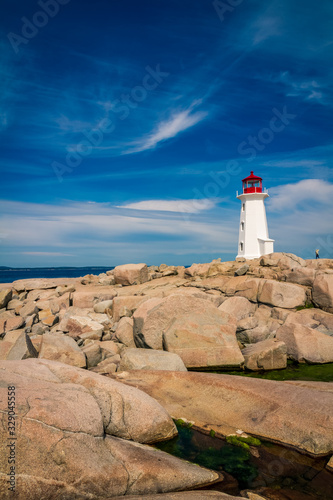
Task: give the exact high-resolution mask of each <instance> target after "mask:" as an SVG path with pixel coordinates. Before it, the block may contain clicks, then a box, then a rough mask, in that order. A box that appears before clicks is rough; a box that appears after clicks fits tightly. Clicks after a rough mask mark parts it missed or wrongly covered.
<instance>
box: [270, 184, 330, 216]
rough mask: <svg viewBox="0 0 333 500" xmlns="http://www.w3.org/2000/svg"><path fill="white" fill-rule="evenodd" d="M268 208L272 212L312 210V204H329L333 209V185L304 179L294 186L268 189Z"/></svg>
mask: <svg viewBox="0 0 333 500" xmlns="http://www.w3.org/2000/svg"><path fill="white" fill-rule="evenodd" d="M270 194H271V199H270V201H269V207H270V210H272V211H286V210H293V209H296V208H298V209H299V208H301V205H302V204H305V205H306V206H307V208H309V207H310V209H311V210H314V207H313V204H314V203H319V204H322V205H325V204H329V205H330V206H331V207H333V184H331V183H329V182H326V181H324V180H321V179H304V180H302V181H299V182H296V183H295V184H285V185H282V186H276V187H275V188H272V189H270Z"/></svg>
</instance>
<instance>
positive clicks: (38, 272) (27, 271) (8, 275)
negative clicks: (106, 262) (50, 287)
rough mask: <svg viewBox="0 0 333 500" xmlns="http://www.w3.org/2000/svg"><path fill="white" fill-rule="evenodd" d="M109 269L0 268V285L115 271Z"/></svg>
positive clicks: (111, 267)
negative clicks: (16, 281) (35, 279)
mask: <svg viewBox="0 0 333 500" xmlns="http://www.w3.org/2000/svg"><path fill="white" fill-rule="evenodd" d="M113 268H114V267H113V266H109V267H31V268H28V267H27V268H9V267H6V268H4V267H2V268H1V267H0V283H11V282H12V281H15V280H22V279H33V278H78V277H80V276H85V275H86V274H100V273H105V272H106V271H109V270H110V269H113Z"/></svg>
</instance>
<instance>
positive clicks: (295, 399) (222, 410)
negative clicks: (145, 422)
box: [116, 371, 333, 455]
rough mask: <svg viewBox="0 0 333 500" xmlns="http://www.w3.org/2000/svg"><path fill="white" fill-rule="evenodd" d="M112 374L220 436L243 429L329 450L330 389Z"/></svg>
mask: <svg viewBox="0 0 333 500" xmlns="http://www.w3.org/2000/svg"><path fill="white" fill-rule="evenodd" d="M116 377H117V378H118V379H119V380H120V379H121V380H122V381H123V382H125V383H128V384H130V385H133V386H135V387H137V388H140V389H142V390H144V391H145V392H147V393H148V394H149V395H151V396H152V397H154V398H155V399H157V401H159V402H160V403H161V405H162V406H164V408H165V409H166V410H167V411H168V412H169V413H170V415H172V416H173V417H174V418H186V419H187V420H189V421H192V422H194V423H195V425H196V426H197V427H199V428H201V429H204V430H207V431H209V430H210V429H214V430H215V431H216V432H217V433H220V434H222V435H229V434H234V433H235V432H236V431H237V430H238V429H241V430H243V431H245V432H247V433H249V434H252V435H255V436H258V437H259V438H263V439H268V440H271V441H275V442H277V443H282V444H286V445H289V446H292V447H295V448H297V449H299V450H302V451H305V452H308V453H310V454H313V455H326V454H329V453H331V452H332V451H333V395H332V393H331V392H325V391H318V390H316V389H313V388H310V387H301V386H298V385H292V384H286V383H285V382H276V381H272V380H262V379H255V378H247V377H238V376H234V375H217V374H210V373H209V374H208V373H191V372H163V375H162V374H161V372H160V371H159V372H153V371H131V372H123V373H121V374H119V375H118V376H116Z"/></svg>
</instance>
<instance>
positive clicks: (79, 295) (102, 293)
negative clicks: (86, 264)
mask: <svg viewBox="0 0 333 500" xmlns="http://www.w3.org/2000/svg"><path fill="white" fill-rule="evenodd" d="M116 295H117V291H115V290H113V289H112V288H110V289H108V290H99V289H98V287H97V286H95V287H89V288H88V290H84V291H76V292H74V293H73V306H74V307H80V308H83V309H84V308H90V309H91V308H93V307H94V306H95V304H97V303H99V302H104V301H106V300H112V299H113V298H114V297H115V296H116Z"/></svg>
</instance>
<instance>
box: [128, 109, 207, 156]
mask: <svg viewBox="0 0 333 500" xmlns="http://www.w3.org/2000/svg"><path fill="white" fill-rule="evenodd" d="M199 104H201V100H198V101H195V102H194V103H192V104H191V106H190V107H189V108H188V109H186V110H184V111H172V112H171V113H170V117H169V118H168V119H167V120H163V121H161V122H160V123H159V124H158V125H157V126H156V127H155V129H154V130H153V131H152V132H151V133H150V134H148V135H146V136H144V137H142V138H141V139H139V140H137V141H134V142H133V143H131V144H130V145H129V146H130V147H129V148H128V149H127V150H126V151H124V154H130V153H138V152H140V151H146V150H147V149H154V148H155V147H156V146H157V145H158V144H159V143H161V142H164V141H166V140H168V139H171V138H173V137H176V136H177V135H178V134H179V133H180V132H184V131H185V130H187V129H189V128H191V127H193V126H194V125H196V124H197V123H199V122H201V121H202V120H204V119H205V118H206V117H207V115H208V112H207V111H195V112H193V109H194V108H195V107H196V106H198V105H199Z"/></svg>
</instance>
